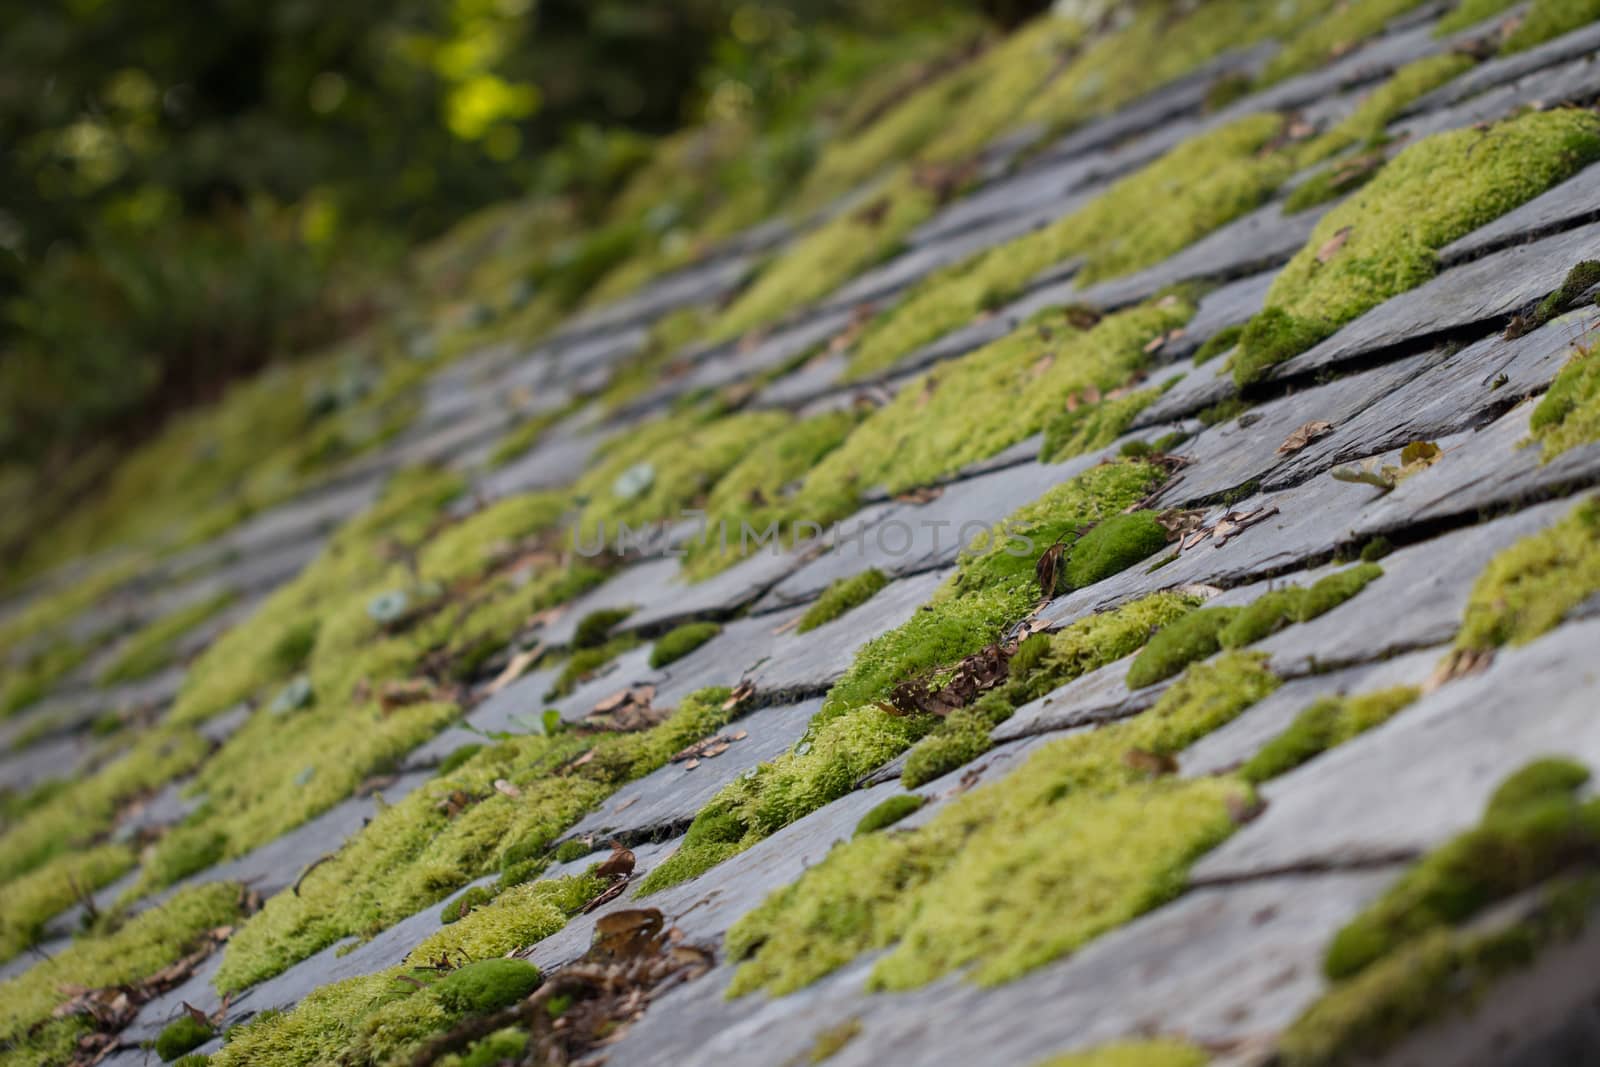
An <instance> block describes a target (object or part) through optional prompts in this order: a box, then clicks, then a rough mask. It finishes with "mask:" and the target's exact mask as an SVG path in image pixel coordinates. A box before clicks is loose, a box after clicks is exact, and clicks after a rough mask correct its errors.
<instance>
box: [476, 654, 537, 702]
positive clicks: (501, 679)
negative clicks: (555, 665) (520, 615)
mask: <svg viewBox="0 0 1600 1067" xmlns="http://www.w3.org/2000/svg"><path fill="white" fill-rule="evenodd" d="M542 655H544V645H542V644H541V645H534V646H533V647H532V648H530V649H528V650H527V651H525V652H518V653H517V654H516V655H515V656H512V657H511V661H510V662H509V663H507V664H506V665H505V668H504V669H503V670H502V671H501V672H500V673H499V674H497V675H495V676H494V680H493V681H492V682H490V683H489V684H488V685H486V686H484V687H483V691H484V694H485V695H487V696H494V695H495V694H496V693H498V692H500V690H502V689H504V688H505V687H506V686H508V685H510V684H511V683H512V682H514V681H516V680H517V679H518V678H521V677H522V676H523V675H524V674H526V673H527V672H528V668H529V667H531V666H533V665H534V664H535V663H536V662H538V659H539V657H540V656H542Z"/></svg>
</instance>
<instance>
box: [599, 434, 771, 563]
mask: <svg viewBox="0 0 1600 1067" xmlns="http://www.w3.org/2000/svg"><path fill="white" fill-rule="evenodd" d="M791 422H792V417H791V416H789V415H786V414H783V413H781V412H752V413H743V414H732V415H725V416H721V417H717V416H716V415H715V413H714V412H710V411H707V410H704V409H700V408H694V409H689V410H686V411H683V412H680V413H678V414H675V415H671V416H668V417H666V418H662V419H658V420H656V421H655V422H652V423H647V424H645V425H643V426H639V427H635V428H633V429H630V430H629V432H628V433H627V434H625V435H622V436H621V437H619V438H617V439H615V440H614V441H613V442H612V443H610V445H609V447H607V448H606V449H605V450H604V451H603V453H602V454H601V455H600V456H599V457H598V458H597V460H596V461H595V462H593V463H591V464H590V466H589V469H588V470H586V471H585V472H584V474H583V476H582V477H581V478H579V479H578V482H577V484H576V486H575V487H574V492H575V494H576V496H577V497H578V499H579V500H580V501H582V502H583V510H582V512H581V513H580V514H579V517H578V521H577V528H576V536H578V537H579V538H580V541H579V543H580V544H582V545H592V544H594V543H595V542H596V541H598V540H599V539H600V538H599V535H600V534H601V533H602V532H603V533H604V535H605V539H606V543H607V544H608V546H610V547H615V542H616V539H617V538H618V536H619V534H618V526H617V524H619V523H625V524H627V525H628V526H629V527H630V528H633V529H635V530H637V529H640V528H642V527H644V526H646V525H647V524H649V523H653V522H660V521H667V522H677V521H679V520H681V519H682V518H683V515H682V514H681V512H682V509H684V508H686V507H690V506H693V505H696V504H697V503H699V502H701V501H702V500H703V499H704V498H705V496H706V494H707V493H709V492H710V491H711V488H712V487H713V486H714V485H715V484H716V483H717V481H718V480H720V479H721V478H722V476H723V475H725V474H726V473H728V472H729V471H730V470H732V469H733V468H734V467H735V466H737V465H738V463H739V462H740V461H741V460H743V459H744V458H745V457H746V456H747V455H749V453H750V450H751V449H753V448H756V447H758V446H759V445H760V444H761V442H763V441H765V440H767V439H769V438H771V437H772V436H773V435H774V434H778V433H781V432H782V431H783V430H785V429H786V428H788V426H789V425H790V424H791ZM602 524H603V527H604V529H603V531H602Z"/></svg>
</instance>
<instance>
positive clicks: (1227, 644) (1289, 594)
mask: <svg viewBox="0 0 1600 1067" xmlns="http://www.w3.org/2000/svg"><path fill="white" fill-rule="evenodd" d="M1382 574H1383V568H1381V567H1379V566H1378V565H1377V564H1375V563H1361V564H1357V565H1356V566H1354V567H1350V568H1348V569H1347V570H1342V571H1339V572H1338V573H1336V574H1330V575H1328V576H1326V577H1324V578H1321V579H1318V580H1317V581H1316V582H1314V583H1313V584H1312V585H1311V586H1309V587H1308V588H1305V589H1300V588H1289V589H1277V590H1273V591H1272V592H1269V593H1265V594H1263V595H1262V596H1260V597H1257V598H1256V600H1255V601H1253V602H1252V603H1250V604H1248V605H1246V606H1245V607H1237V608H1235V607H1215V608H1205V609H1203V610H1201V611H1197V612H1195V613H1194V614H1193V615H1191V616H1188V617H1187V618H1183V619H1179V620H1178V621H1177V622H1176V623H1175V624H1173V625H1172V626H1169V627H1167V628H1166V629H1164V630H1162V631H1161V632H1159V633H1157V634H1156V635H1155V636H1154V637H1152V638H1151V639H1150V643H1149V644H1148V645H1146V646H1145V649H1144V651H1143V652H1141V653H1139V658H1138V659H1136V660H1134V661H1133V664H1132V665H1131V666H1130V667H1129V668H1128V688H1130V689H1141V688H1143V687H1144V686H1147V685H1153V684H1155V683H1156V682H1159V681H1162V680H1163V679H1166V678H1170V677H1172V676H1173V675H1174V674H1177V673H1178V672H1179V671H1181V670H1182V669H1183V668H1184V667H1185V666H1187V665H1188V664H1190V663H1193V662H1194V661H1195V660H1200V659H1205V658H1206V657H1207V656H1209V655H1211V654H1212V653H1214V652H1216V651H1218V650H1219V649H1224V648H1243V647H1244V646H1246V645H1249V644H1253V643H1254V642H1256V641H1259V640H1261V639H1262V638H1264V637H1267V636H1268V635H1270V634H1272V633H1274V632H1276V631H1277V630H1279V629H1281V628H1283V627H1284V626H1288V625H1290V624H1291V623H1297V622H1309V621H1311V620H1312V619H1314V618H1316V617H1317V616H1318V615H1322V614H1323V613H1325V612H1328V611H1332V610H1333V609H1334V608H1336V607H1338V606H1339V605H1340V604H1343V603H1344V602H1345V601H1346V600H1349V599H1350V598H1351V597H1353V596H1355V595H1356V594H1357V593H1359V592H1361V590H1363V589H1365V588H1366V586H1367V583H1369V582H1371V581H1372V580H1373V579H1375V578H1378V577H1379V576H1381V575H1382Z"/></svg>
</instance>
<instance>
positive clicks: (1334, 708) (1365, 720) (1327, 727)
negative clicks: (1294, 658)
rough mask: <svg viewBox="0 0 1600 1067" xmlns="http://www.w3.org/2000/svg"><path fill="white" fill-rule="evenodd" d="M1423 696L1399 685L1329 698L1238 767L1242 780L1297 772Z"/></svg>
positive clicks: (1255, 782) (1298, 717) (1318, 702)
mask: <svg viewBox="0 0 1600 1067" xmlns="http://www.w3.org/2000/svg"><path fill="white" fill-rule="evenodd" d="M1420 695H1421V694H1420V693H1419V692H1418V691H1417V690H1416V689H1413V688H1411V687H1409V686H1398V687H1396V688H1393V689H1384V690H1380V691H1379V692H1376V693H1363V694H1362V695H1360V696H1341V697H1327V698H1325V699H1323V700H1319V701H1317V702H1316V703H1314V704H1312V705H1311V706H1310V707H1308V708H1306V709H1305V710H1304V711H1302V712H1301V713H1300V714H1299V715H1298V716H1297V717H1296V718H1295V720H1294V722H1293V723H1292V724H1291V725H1290V726H1289V728H1288V729H1287V730H1285V731H1283V733H1281V734H1279V735H1278V736H1277V737H1274V738H1273V739H1272V740H1271V741H1268V742H1267V743H1266V744H1265V745H1263V746H1262V747H1261V750H1260V751H1259V752H1257V753H1256V754H1255V755H1254V756H1252V757H1250V759H1249V760H1248V761H1247V762H1246V763H1245V765H1244V766H1243V767H1240V768H1239V777H1240V778H1243V779H1244V780H1245V781H1247V782H1250V783H1252V784H1259V783H1261V782H1265V781H1266V780H1267V779H1269V778H1276V777H1277V776H1278V775H1280V774H1286V773H1288V772H1289V771H1292V770H1294V769H1295V768H1296V767H1298V766H1300V765H1301V764H1302V763H1307V762H1309V761H1310V760H1312V759H1315V758H1316V757H1317V756H1319V755H1321V754H1322V753H1324V752H1326V751H1327V750H1328V749H1330V748H1334V747H1336V746H1338V745H1342V744H1344V743H1345V742H1346V741H1348V740H1350V739H1351V738H1352V737H1355V736H1357V735H1358V734H1362V733H1365V732H1366V731H1368V730H1370V729H1372V728H1373V727H1374V726H1378V725H1381V724H1382V723H1385V722H1388V721H1389V720H1390V719H1391V718H1393V717H1394V716H1395V715H1397V714H1399V713H1400V712H1401V711H1403V710H1405V708H1406V707H1407V706H1409V705H1410V704H1411V703H1412V702H1413V701H1414V700H1416V699H1417V697H1418V696H1420Z"/></svg>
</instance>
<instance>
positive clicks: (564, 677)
mask: <svg viewBox="0 0 1600 1067" xmlns="http://www.w3.org/2000/svg"><path fill="white" fill-rule="evenodd" d="M638 647H639V638H638V637H637V636H636V635H634V634H623V635H621V636H620V637H613V638H612V639H611V640H609V641H607V642H605V643H604V644H601V645H595V646H594V647H592V648H580V649H578V650H577V651H575V652H573V653H572V655H570V656H568V657H567V662H566V663H565V664H563V665H562V667H561V673H560V674H558V675H556V680H555V681H554V682H551V683H550V688H549V689H547V690H545V693H544V698H545V699H546V700H559V699H560V698H562V697H564V696H567V695H568V694H570V693H571V692H572V691H573V690H574V689H576V688H578V686H580V685H582V684H583V683H584V682H587V681H588V680H589V679H590V678H591V677H593V676H594V675H596V674H597V673H599V671H600V668H601V667H604V666H605V665H606V664H608V663H610V662H611V661H612V660H614V659H616V658H617V657H618V656H620V655H622V654H623V653H624V652H629V651H631V650H633V649H635V648H638Z"/></svg>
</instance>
